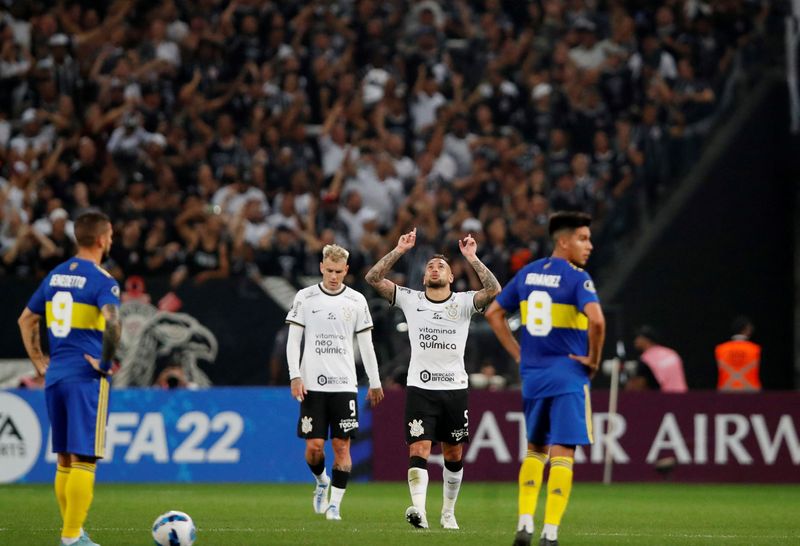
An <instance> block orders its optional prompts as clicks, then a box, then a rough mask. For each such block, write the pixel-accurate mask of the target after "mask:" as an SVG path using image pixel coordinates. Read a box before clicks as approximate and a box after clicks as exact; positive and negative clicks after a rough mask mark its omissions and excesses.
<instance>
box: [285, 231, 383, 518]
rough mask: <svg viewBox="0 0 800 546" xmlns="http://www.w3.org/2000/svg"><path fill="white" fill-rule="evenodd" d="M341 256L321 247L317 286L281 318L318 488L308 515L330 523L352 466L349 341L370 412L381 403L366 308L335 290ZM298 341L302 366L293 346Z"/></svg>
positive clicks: (342, 289) (354, 410)
mask: <svg viewBox="0 0 800 546" xmlns="http://www.w3.org/2000/svg"><path fill="white" fill-rule="evenodd" d="M348 256H349V253H348V252H347V250H345V249H344V248H342V247H340V246H338V245H327V246H325V248H323V249H322V263H320V264H319V269H320V272H321V273H322V282H321V283H320V284H315V285H314V286H309V287H308V288H304V289H303V290H300V291H299V292H298V293H297V295H296V296H295V299H294V304H293V305H292V308H291V309H290V310H289V314H288V315H287V316H286V322H288V323H289V338H288V340H287V343H286V359H287V361H288V364H289V377H290V378H291V381H292V396H294V397H295V398H296V399H297V400H298V401H299V402H300V419H299V421H298V423H297V435H298V436H299V437H301V438H305V440H306V462H307V463H308V467H309V468H310V469H311V472H312V473H313V474H314V478H315V480H316V482H317V487H316V489H315V490H314V511H315V512H317V513H318V514H322V513H324V514H325V515H326V517H327V519H329V520H340V519H342V518H341V515H340V511H339V508H340V506H341V503H342V497H343V496H344V492H345V488H346V487H347V481H348V478H349V476H350V470H351V468H352V466H353V463H352V461H351V459H350V438H352V437H353V436H355V434H356V431H357V429H358V404H357V403H356V402H357V401H356V396H357V393H358V383H357V381H356V364H355V359H354V356H353V335H354V334H355V335H356V337H357V339H358V346H359V349H361V357H362V359H363V361H364V368H365V369H366V371H367V376H368V377H369V393H368V398H369V401H370V402H371V403H372V405H373V406H374V405H376V404H377V403H379V402H380V401H381V400H383V389H382V388H381V380H380V377H379V376H378V361H377V359H376V358H375V349H374V347H373V345H372V331H371V330H372V316H371V315H370V313H369V307H368V306H367V300H366V299H364V296H362V295H361V294H359V293H358V292H356V291H355V290H353V289H352V288H350V287H348V286H345V285H344V284H343V283H342V281H343V280H344V277H345V275H347V269H348V267H347V258H348ZM304 333H305V346H304V351H303V362H302V365H301V363H300V342H301V340H302V338H303V334H304ZM328 429H330V433H331V438H332V441H331V442H332V444H333V472H332V474H333V476H332V479H329V478H328V475H327V473H326V472H325V452H324V450H323V448H324V445H325V440H326V439H327V438H328ZM329 486H330V488H329ZM329 489H330V501H329V500H328V490H329Z"/></svg>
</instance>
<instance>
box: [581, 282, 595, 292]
mask: <svg viewBox="0 0 800 546" xmlns="http://www.w3.org/2000/svg"><path fill="white" fill-rule="evenodd" d="M583 289H584V290H586V291H587V292H591V293H592V294H595V293H597V290H595V288H594V283H593V282H592V280H591V279H586V280H585V281H584V283H583Z"/></svg>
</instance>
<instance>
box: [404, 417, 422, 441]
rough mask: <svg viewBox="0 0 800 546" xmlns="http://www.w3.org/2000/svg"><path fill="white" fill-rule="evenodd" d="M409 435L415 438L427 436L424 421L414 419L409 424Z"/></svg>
mask: <svg viewBox="0 0 800 546" xmlns="http://www.w3.org/2000/svg"><path fill="white" fill-rule="evenodd" d="M408 434H409V435H411V436H413V437H414V438H416V437H418V436H422V435H423V434H425V427H423V426H422V419H412V420H411V422H410V423H408Z"/></svg>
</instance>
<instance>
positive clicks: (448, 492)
mask: <svg viewBox="0 0 800 546" xmlns="http://www.w3.org/2000/svg"><path fill="white" fill-rule="evenodd" d="M463 478H464V469H463V468H462V469H460V470H459V471H458V472H452V471H450V470H448V469H447V468H445V469H444V470H443V471H442V481H444V487H443V489H444V499H443V501H442V512H453V511H455V508H456V499H457V498H458V491H459V489H461V480H462V479H463Z"/></svg>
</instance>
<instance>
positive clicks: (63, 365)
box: [28, 257, 119, 385]
mask: <svg viewBox="0 0 800 546" xmlns="http://www.w3.org/2000/svg"><path fill="white" fill-rule="evenodd" d="M106 304H113V305H119V285H118V284H117V281H116V280H114V278H113V277H112V276H111V275H109V274H108V273H107V272H106V271H105V270H103V269H102V268H101V267H100V266H98V265H97V264H95V263H94V262H92V261H90V260H84V259H82V258H77V257H76V258H71V259H70V260H67V261H66V262H64V263H63V264H61V265H59V266H58V267H56V268H55V269H53V271H51V272H50V274H49V275H47V277H45V279H44V280H43V281H42V284H41V285H39V288H38V289H37V290H36V292H35V293H34V294H33V296H31V299H30V301H29V302H28V309H30V310H31V311H32V312H34V313H36V314H37V315H44V316H45V318H46V322H47V331H48V338H49V341H50V367H49V368H48V369H47V375H46V381H47V384H48V385H52V384H54V383H56V382H58V381H65V380H68V381H69V380H82V379H94V378H97V376H98V372H97V371H95V370H94V368H92V366H91V365H90V364H89V363H88V362H87V361H86V359H85V358H84V355H86V354H88V355H90V356H93V357H95V358H98V359H99V358H100V356H101V352H102V345H103V331H104V330H105V328H106V321H105V318H104V317H103V314H102V312H101V309H102V307H103V306H104V305H106Z"/></svg>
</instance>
